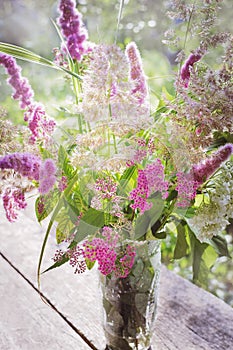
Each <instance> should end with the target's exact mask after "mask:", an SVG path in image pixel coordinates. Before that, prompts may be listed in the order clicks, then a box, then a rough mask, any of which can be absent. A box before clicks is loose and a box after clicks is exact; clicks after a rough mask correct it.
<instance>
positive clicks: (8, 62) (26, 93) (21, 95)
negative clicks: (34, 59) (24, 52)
mask: <svg viewBox="0 0 233 350" xmlns="http://www.w3.org/2000/svg"><path fill="white" fill-rule="evenodd" d="M0 64H2V65H3V66H4V67H5V69H6V71H7V73H8V74H9V76H10V78H9V79H8V80H7V82H8V84H10V85H11V86H12V87H13V89H14V94H13V95H12V97H13V99H15V100H19V101H20V108H22V109H25V108H26V107H27V106H29V105H30V104H31V103H32V101H33V96H34V92H33V90H32V88H31V86H30V84H29V82H28V80H27V79H26V78H23V77H22V75H21V67H19V66H18V65H17V63H16V60H15V59H14V58H13V57H11V56H9V55H6V54H3V53H0Z"/></svg>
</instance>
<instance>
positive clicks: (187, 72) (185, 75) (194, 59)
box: [180, 53, 201, 88]
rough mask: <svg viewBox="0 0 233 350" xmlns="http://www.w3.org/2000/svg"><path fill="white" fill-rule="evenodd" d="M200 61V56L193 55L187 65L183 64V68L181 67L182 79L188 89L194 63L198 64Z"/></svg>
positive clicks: (186, 62)
mask: <svg viewBox="0 0 233 350" xmlns="http://www.w3.org/2000/svg"><path fill="white" fill-rule="evenodd" d="M200 59H201V55H200V54H194V53H191V54H190V55H189V57H188V58H187V60H186V61H185V63H184V64H183V66H182V67H181V71H180V78H181V80H182V81H183V84H184V87H186V88H187V87H188V84H189V79H190V72H191V69H192V67H193V65H194V63H196V62H198V61H199V60H200Z"/></svg>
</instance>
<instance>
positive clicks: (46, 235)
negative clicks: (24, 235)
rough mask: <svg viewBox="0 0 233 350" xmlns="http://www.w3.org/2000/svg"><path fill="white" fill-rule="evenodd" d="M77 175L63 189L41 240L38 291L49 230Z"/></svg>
mask: <svg viewBox="0 0 233 350" xmlns="http://www.w3.org/2000/svg"><path fill="white" fill-rule="evenodd" d="M78 175H79V174H77V172H76V174H75V175H74V177H73V179H72V181H71V182H70V184H69V186H68V187H67V188H66V189H65V191H64V192H63V193H62V195H61V197H60V199H59V201H58V203H57V205H56V207H55V209H54V211H53V214H52V217H51V219H50V222H49V224H48V227H47V230H46V233H45V237H44V240H43V244H42V248H41V252H40V257H39V262H38V267H37V284H38V289H40V275H41V265H42V260H43V256H44V251H45V247H46V243H47V241H48V237H49V233H50V231H51V228H52V226H53V224H54V221H55V219H56V216H57V214H58V213H59V211H60V209H61V208H62V206H63V201H64V199H65V197H66V196H67V195H68V194H69V193H70V191H71V190H72V187H73V186H74V184H75V182H76V181H77V179H78Z"/></svg>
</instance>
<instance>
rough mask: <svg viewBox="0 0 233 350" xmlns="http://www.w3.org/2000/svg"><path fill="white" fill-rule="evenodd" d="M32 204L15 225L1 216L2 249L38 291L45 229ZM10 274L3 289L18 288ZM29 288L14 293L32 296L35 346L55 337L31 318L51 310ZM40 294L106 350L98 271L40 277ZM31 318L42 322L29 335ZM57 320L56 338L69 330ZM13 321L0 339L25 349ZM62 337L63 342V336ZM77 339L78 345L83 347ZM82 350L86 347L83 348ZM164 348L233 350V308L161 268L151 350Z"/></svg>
mask: <svg viewBox="0 0 233 350" xmlns="http://www.w3.org/2000/svg"><path fill="white" fill-rule="evenodd" d="M32 205H33V201H32V202H31V205H30V206H29V208H28V209H27V211H26V212H25V214H24V215H23V216H21V218H20V219H19V221H18V222H17V223H15V224H13V225H12V224H10V223H8V222H7V221H6V220H5V219H4V218H3V215H1V223H0V235H1V243H0V250H1V251H2V253H3V254H4V255H5V256H6V257H7V259H9V260H10V261H11V263H12V264H13V265H14V266H16V267H17V268H18V269H19V270H20V272H21V273H22V274H23V275H25V276H26V277H27V278H28V279H29V280H30V282H31V283H33V285H34V286H35V287H36V268H37V262H38V257H39V252H40V248H41V244H42V240H43V235H44V228H43V227H40V225H38V224H37V223H36V220H35V218H34V214H33V210H32ZM56 248H57V246H56V244H55V238H54V236H52V237H51V238H50V239H49V242H48V248H47V251H46V257H45V260H44V268H47V267H48V266H49V265H50V264H51V256H53V254H54V252H55V250H56ZM12 271H13V268H11V269H9V271H8V272H7V276H6V273H3V276H2V279H1V280H3V281H4V283H5V285H7V286H8V285H11V284H14V280H16V281H17V283H19V285H20V277H19V276H16V275H17V274H16V272H14V273H13V272H12ZM15 274H16V275H15ZM9 279H10V280H9ZM21 282H22V281H21ZM28 288H29V287H27V288H26V287H25V283H24V284H23V285H22V286H20V287H18V289H22V292H23V293H26V292H25V290H27V293H28V294H29V295H30V294H31V293H32V291H33V295H34V296H33V298H34V297H35V298H36V302H35V301H34V299H30V298H32V297H31V296H30V297H29V298H28V304H26V305H27V308H28V309H30V310H32V312H31V311H30V312H29V313H28V320H27V323H28V324H27V327H28V329H29V330H28V332H29V333H30V334H31V335H32V337H31V341H32V340H33V341H34V339H33V337H35V341H34V344H37V343H36V340H37V339H38V338H40V339H42V338H44V337H47V338H48V337H52V339H53V334H52V333H53V331H48V329H47V324H46V322H47V319H46V317H45V316H41V317H40V318H38V317H39V316H38V317H37V316H36V317H35V315H33V312H37V314H39V313H40V311H41V313H42V315H43V312H45V308H48V309H49V312H53V311H52V310H51V309H50V308H49V307H48V306H46V305H45V304H43V302H42V301H41V299H40V297H39V295H37V296H36V292H35V291H34V290H33V288H32V287H31V293H30V292H29V290H28ZM42 292H43V293H44V294H45V295H46V297H47V298H48V299H49V300H50V301H51V302H52V303H53V304H54V305H55V307H57V309H58V310H59V311H60V312H61V313H62V314H63V315H64V317H66V318H67V319H68V320H69V321H70V322H71V323H72V324H73V325H74V327H76V328H77V329H78V330H79V331H80V332H81V333H82V334H83V335H84V336H85V337H86V338H87V339H88V340H89V341H90V342H91V343H92V344H93V347H95V348H96V349H98V350H104V349H105V341H104V334H103V330H102V311H101V310H102V309H101V293H100V287H99V283H98V274H97V271H96V269H94V270H93V271H89V272H87V273H85V274H83V275H74V274H73V269H72V267H70V266H69V265H68V264H66V265H64V266H62V267H61V268H59V269H55V270H53V271H51V272H48V273H46V274H44V275H43V276H42ZM4 293H6V288H5V289H4ZM15 293H16V289H15V290H14V292H13V291H12V292H11V294H9V299H7V303H4V304H5V305H4V307H5V312H6V313H7V308H9V309H10V304H11V301H10V299H11V298H13V299H14V295H16V294H15ZM27 293H26V294H27ZM26 294H25V295H26ZM25 298H26V296H25ZM34 303H36V305H37V308H36V310H35V309H34V308H33V305H34ZM9 312H10V311H9ZM23 312H26V310H23V309H21V308H20V307H19V308H18V309H17V315H18V319H20V317H21V316H20V315H21V313H23ZM37 314H36V315H37ZM35 318H37V319H40V322H39V324H37V325H38V326H37V333H36V334H34V333H33V329H32V328H34V327H35V325H34V323H33V322H34V320H35ZM30 319H31V322H30ZM58 319H59V317H58V316H57V315H56V317H55V319H54V320H52V319H51V322H54V325H53V326H54V329H56V330H57V332H58V334H60V332H62V331H63V330H64V329H67V328H66V326H67V325H66V324H65V326H64V323H60V322H61V320H60V321H59V320H58ZM11 322H13V321H11V320H10V319H9V322H8V324H7V325H6V324H4V327H3V330H4V333H2V334H1V338H3V339H4V337H5V335H6V334H7V331H8V332H9V333H10V334H9V337H10V339H11V342H12V344H13V345H12V347H11V348H10V349H21V348H22V349H27V345H26V344H27V343H25V347H21V348H20V347H17V345H18V342H19V337H18V336H16V334H15V332H14V327H13V328H12V326H11ZM62 322H64V321H62ZM51 327H52V326H51ZM72 332H73V331H72ZM72 332H71V334H72ZM73 334H74V337H75V344H76V347H74V346H71V349H77V350H79V349H82V347H81V346H83V340H82V339H81V338H80V337H79V336H78V335H76V334H75V333H73ZM58 337H59V336H58ZM61 337H62V339H63V342H64V343H65V342H66V339H64V333H63V336H61ZM65 338H66V337H65ZM24 341H25V342H26V341H27V337H23V334H22V342H24ZM67 341H68V342H69V341H70V336H69V335H67ZM76 341H77V343H76ZM78 341H79V342H80V341H81V344H82V345H80V343H78ZM0 344H1V343H0ZM14 346H15V347H14ZM22 346H24V344H22ZM0 348H1V347H0ZM46 348H48V349H49V350H50V349H53V348H51V347H46ZM86 348H89V349H90V347H89V346H86ZM86 348H85V347H84V349H86ZM3 349H4V348H3ZM6 349H7V348H6ZM30 349H35V350H37V349H38V350H43V349H44V348H41V347H40V346H38V348H30ZM54 349H55V348H54ZM57 349H62V350H63V349H66V347H65V346H63V347H57ZM67 349H68V347H67ZM166 349H169V350H175V349H178V350H194V349H195V350H199V349H200V350H202V349H205V350H209V349H210V350H212V349H213V350H218V349H219V350H233V309H232V308H231V307H230V306H229V305H227V304H225V303H224V302H223V301H221V300H220V299H218V298H216V297H214V296H213V295H211V294H209V293H208V292H206V291H203V290H202V289H200V288H198V287H196V286H194V285H193V284H192V283H190V282H188V281H186V280H184V279H182V278H181V277H179V276H176V275H175V274H174V273H173V272H170V271H168V270H167V269H166V268H165V267H163V268H162V272H161V287H160V297H159V307H158V318H157V322H156V326H155V330H154V335H153V350H166ZM4 350H5V349H4ZM119 350H120V349H119Z"/></svg>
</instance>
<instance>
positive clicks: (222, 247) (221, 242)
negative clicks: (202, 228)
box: [211, 236, 231, 258]
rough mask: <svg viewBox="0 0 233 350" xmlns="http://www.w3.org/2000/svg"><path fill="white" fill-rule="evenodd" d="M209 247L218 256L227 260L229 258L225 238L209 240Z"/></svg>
mask: <svg viewBox="0 0 233 350" xmlns="http://www.w3.org/2000/svg"><path fill="white" fill-rule="evenodd" d="M211 245H212V246H213V247H214V248H215V250H216V252H217V253H218V255H219V256H227V257H228V258H231V256H230V253H229V250H228V247H227V241H226V240H225V238H223V237H221V236H214V237H213V238H212V239H211Z"/></svg>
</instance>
